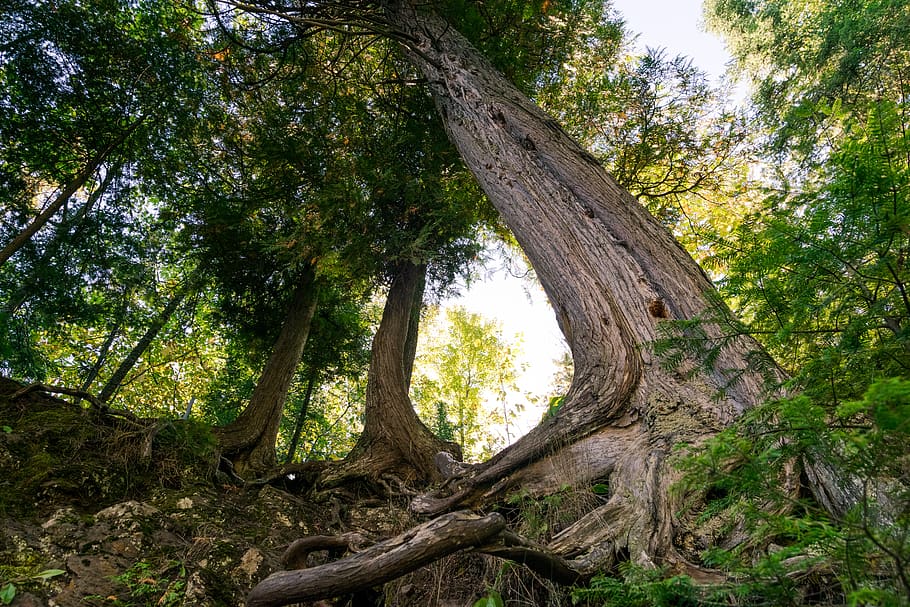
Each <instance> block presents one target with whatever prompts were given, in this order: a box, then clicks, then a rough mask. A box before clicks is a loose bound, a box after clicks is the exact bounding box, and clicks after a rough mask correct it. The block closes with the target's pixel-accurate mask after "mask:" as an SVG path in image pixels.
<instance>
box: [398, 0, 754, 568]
mask: <svg viewBox="0 0 910 607" xmlns="http://www.w3.org/2000/svg"><path fill="white" fill-rule="evenodd" d="M387 6H388V16H389V19H390V20H391V21H392V22H393V24H394V25H395V27H396V28H397V29H399V30H400V31H401V32H402V33H403V34H404V38H405V39H406V40H408V48H406V52H407V53H408V55H409V57H410V58H411V60H412V62H413V63H414V65H415V66H417V68H418V69H419V70H420V71H421V72H422V73H423V75H424V76H425V77H426V79H427V81H428V82H429V83H430V85H431V90H432V93H433V95H434V98H435V100H436V103H437V107H438V110H439V113H440V114H441V116H442V119H443V122H444V124H445V126H446V129H447V130H448V133H449V136H450V138H451V140H452V141H453V142H454V143H455V144H456V145H457V147H458V149H459V150H460V152H461V155H462V157H463V158H464V160H465V162H466V163H467V165H468V166H469V168H470V169H471V170H472V171H473V173H474V174H475V176H476V177H477V179H478V181H479V182H480V184H481V186H482V187H483V189H484V191H485V192H486V194H487V196H488V197H489V198H490V200H491V201H492V202H493V204H494V205H495V206H496V208H497V209H498V210H499V212H500V214H501V215H502V217H503V219H504V220H505V222H506V224H507V225H508V226H509V228H511V230H512V232H513V233H514V234H515V237H516V238H517V240H518V242H519V243H520V245H521V247H522V249H523V250H524V252H525V253H526V254H527V256H528V258H529V260H530V262H531V264H532V265H533V267H534V269H535V270H536V272H537V275H538V277H539V278H540V281H541V283H542V285H543V287H544V289H545V291H546V292H547V295H548V297H549V299H550V302H551V303H552V305H553V307H554V309H555V310H556V313H557V318H558V321H559V324H560V327H561V328H562V331H563V333H564V334H565V336H566V339H567V341H568V343H569V346H570V347H571V350H572V355H573V358H574V362H575V376H574V379H573V382H572V386H571V388H570V390H569V392H568V395H567V396H566V399H565V401H564V404H563V405H562V407H561V408H560V410H559V412H558V414H557V415H555V416H554V417H553V418H550V419H548V420H547V421H546V422H544V423H542V424H541V425H540V426H538V427H537V428H535V429H534V430H532V431H531V432H530V433H529V434H528V435H527V436H525V437H524V438H522V439H521V440H519V441H518V442H517V443H515V444H514V445H512V446H511V447H510V448H508V449H506V450H504V451H503V452H501V453H500V454H498V455H497V456H496V457H494V458H493V459H491V460H490V461H488V462H486V463H484V464H481V465H480V466H479V467H478V468H477V469H476V471H475V474H474V476H473V477H471V478H470V479H468V480H466V481H465V482H464V483H463V485H462V487H461V489H460V490H458V491H456V492H455V493H454V494H453V495H448V496H444V497H436V498H430V497H424V498H421V499H418V500H415V502H414V504H413V507H414V508H415V509H416V510H418V511H421V512H424V513H428V514H433V513H439V512H442V511H445V510H449V509H452V508H455V507H460V506H463V505H471V504H476V503H480V502H483V501H485V500H488V499H490V498H492V497H494V496H496V495H499V492H501V491H503V490H505V489H507V488H508V487H509V485H510V484H511V483H510V481H509V475H510V474H512V473H514V472H516V471H517V470H518V469H519V468H522V467H526V466H528V465H529V464H531V463H532V462H534V461H536V460H540V459H541V458H544V457H545V456H549V455H552V454H553V453H554V452H556V451H559V450H560V449H571V446H572V445H573V444H574V443H576V442H578V441H582V440H583V439H588V440H596V441H597V442H598V445H599V449H598V450H597V451H596V461H594V462H592V463H593V464H596V466H597V467H598V469H597V470H595V471H593V472H592V474H593V476H594V477H601V478H602V477H606V476H609V479H610V489H611V497H610V499H609V502H608V503H607V504H606V505H605V506H603V507H602V508H601V509H599V510H598V511H597V512H595V513H592V515H590V517H588V518H586V519H582V521H579V523H578V527H577V528H576V529H577V533H576V532H574V531H573V530H569V531H568V532H566V533H565V534H563V536H562V537H561V538H560V540H559V542H560V543H559V544H558V547H559V548H560V550H561V551H563V552H565V553H570V552H571V553H573V554H577V553H579V552H583V551H585V550H588V549H590V548H592V547H593V545H595V544H596V545H597V546H598V548H599V552H600V553H601V554H607V553H609V554H619V553H628V554H631V555H633V557H634V558H636V559H641V560H647V559H651V558H660V559H661V560H662V562H663V563H665V564H670V565H672V564H674V563H677V564H679V565H680V566H681V567H684V563H683V562H682V559H681V558H680V557H679V556H678V554H677V551H676V550H675V548H674V545H673V540H674V536H675V535H676V533H677V531H678V529H677V523H678V521H676V520H675V518H674V514H673V513H674V507H673V504H672V502H671V498H670V494H669V491H668V486H669V484H670V482H671V481H672V480H673V474H672V471H671V468H670V466H669V465H668V462H667V458H668V455H669V454H670V451H671V449H672V447H673V446H674V445H675V444H676V443H679V442H686V443H695V442H698V441H700V440H703V439H704V438H705V437H707V436H710V435H712V434H714V433H716V432H717V431H718V430H719V429H720V428H722V427H724V426H725V425H727V424H729V423H730V421H731V420H733V419H735V418H736V417H737V416H738V415H739V414H740V413H741V412H742V411H743V410H745V409H747V408H749V407H752V406H753V405H755V404H757V403H759V402H760V401H761V400H762V399H763V398H764V397H765V395H766V393H765V383H764V381H763V379H762V377H761V376H760V375H759V374H758V373H755V372H752V371H751V370H750V369H748V368H747V361H748V360H749V357H750V354H751V353H753V352H755V351H758V350H759V347H758V345H757V344H756V343H755V342H754V341H753V340H751V339H748V338H739V339H737V340H734V341H731V342H730V343H729V344H727V346H726V347H725V348H724V349H723V351H722V352H721V353H720V355H719V356H718V357H717V359H716V361H715V363H714V365H713V368H712V369H710V370H709V371H707V372H706V373H703V374H697V375H693V374H687V373H682V372H677V371H676V370H666V369H664V368H662V367H661V365H660V362H659V361H658V360H656V359H655V357H654V356H653V355H652V353H651V347H650V344H651V343H652V342H653V341H654V340H655V339H656V338H657V337H658V335H657V325H658V324H659V323H660V322H663V321H665V320H668V319H690V318H693V317H696V316H698V315H700V314H702V313H704V312H705V311H706V310H709V309H711V308H712V305H713V304H712V302H711V301H710V300H709V298H708V294H710V292H711V291H712V290H713V286H712V284H711V283H710V281H709V280H708V279H707V277H706V276H705V275H704V273H703V272H702V271H701V269H700V268H699V267H698V265H697V264H696V263H695V262H694V261H693V260H692V258H691V257H690V256H689V255H688V254H687V253H686V252H685V251H684V250H683V249H682V247H680V246H679V244H678V243H677V242H676V241H675V240H674V239H673V237H672V236H671V235H670V233H669V231H668V230H667V229H666V228H664V227H663V226H662V225H661V224H660V223H658V222H657V221H656V220H655V219H654V218H653V217H652V216H651V215H649V214H648V213H647V211H646V210H645V209H644V208H643V207H642V206H641V205H640V204H639V203H638V201H636V200H635V199H634V198H633V197H632V196H631V195H630V194H628V193H627V192H626V191H624V190H623V189H622V188H621V187H619V186H618V185H617V184H616V183H615V181H614V180H613V179H612V178H611V177H610V175H608V174H607V173H606V171H604V170H603V168H602V167H601V166H600V165H599V164H598V163H597V161H596V160H595V159H594V158H593V157H592V156H591V155H590V154H588V153H587V152H586V151H585V150H584V149H582V148H581V147H580V146H579V145H578V144H577V143H576V142H575V141H573V140H572V139H571V138H570V137H569V136H568V135H567V134H566V133H565V132H564V131H563V130H562V129H561V128H560V126H559V125H558V124H557V123H556V122H555V121H554V120H553V119H552V118H550V117H549V116H547V115H546V114H545V113H544V112H543V111H542V110H541V109H540V108H539V107H537V106H536V105H535V104H534V103H532V102H531V101H530V100H529V99H528V98H527V97H526V96H525V95H524V94H522V93H521V92H520V91H518V90H517V89H516V88H515V87H514V86H513V85H512V84H511V83H509V82H508V81H507V80H506V79H505V78H504V77H502V76H501V75H500V74H499V73H498V72H497V71H496V70H495V69H494V68H493V67H492V66H491V65H490V64H489V63H488V62H487V61H486V60H485V59H484V58H483V57H482V56H480V55H479V53H478V52H477V51H476V50H475V49H473V48H472V47H471V45H470V44H469V43H468V42H467V41H466V40H465V38H464V37H462V36H461V35H460V34H459V33H458V32H456V31H454V30H453V29H452V28H451V27H450V26H449V25H448V24H447V23H445V22H444V21H443V20H441V19H440V18H438V17H437V16H436V15H435V14H433V13H432V12H431V11H430V10H429V9H428V8H427V7H426V5H421V6H420V7H418V5H417V3H416V2H412V1H410V0H401V1H392V2H389V3H388V5H387ZM706 330H707V332H708V336H709V337H719V329H717V328H714V327H706ZM734 377H735V378H736V381H732V382H731V380H732V379H733V378H734ZM576 450H577V451H576V453H575V457H574V458H573V465H575V466H576V467H578V468H581V469H584V467H585V466H587V463H586V462H585V461H583V459H579V458H583V457H586V455H585V454H589V453H591V452H590V450H587V449H583V448H582V449H579V448H576ZM516 478H517V477H516ZM604 548H606V550H604Z"/></svg>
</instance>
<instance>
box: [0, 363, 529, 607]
mask: <svg viewBox="0 0 910 607" xmlns="http://www.w3.org/2000/svg"><path fill="white" fill-rule="evenodd" d="M21 388H22V386H21V385H20V384H17V383H15V382H12V381H10V380H6V379H3V378H0V604H6V603H5V600H6V599H9V598H10V597H12V601H11V604H12V605H19V606H61V607H76V606H79V607H87V606H99V607H100V606H127V605H130V606H131V605H143V606H144V605H155V606H163V607H170V606H177V605H189V606H194V605H199V606H202V605H204V606H221V605H225V606H227V605H242V604H243V602H244V597H245V596H246V594H247V593H248V592H249V591H250V589H251V588H252V587H253V586H254V585H255V584H257V583H258V582H259V581H261V580H263V579H264V578H265V577H266V576H268V575H269V574H270V573H273V572H275V571H278V570H281V569H282V568H283V567H282V563H281V557H282V554H283V552H284V550H285V548H286V547H287V546H288V545H289V544H290V543H291V542H292V541H294V540H296V539H298V538H300V537H303V536H307V535H313V534H325V535H334V534H339V533H343V532H350V531H355V532H357V533H359V534H361V535H362V536H364V537H365V538H366V539H368V540H379V539H383V538H386V537H389V536H392V535H395V534H397V533H399V532H401V531H402V530H404V529H405V528H408V527H410V526H412V525H414V524H415V521H414V519H413V518H412V517H411V515H410V514H409V513H408V512H407V508H406V506H407V503H406V501H405V500H403V499H401V500H398V499H393V500H377V499H375V498H373V499H361V498H359V497H358V496H356V495H353V494H350V493H345V492H333V493H327V494H321V495H314V494H309V495H306V496H304V495H302V494H301V493H300V491H299V490H298V489H297V488H295V487H292V486H290V485H286V486H283V487H277V486H274V484H258V485H250V484H247V485H245V486H240V485H238V484H236V483H233V482H231V481H230V479H228V478H226V477H225V475H224V474H222V473H220V472H218V470H217V468H218V465H217V464H218V453H217V450H216V449H215V446H214V441H213V440H212V438H211V433H210V431H209V428H208V427H207V426H203V425H199V424H195V423H193V422H186V421H181V420H170V421H167V422H158V421H157V420H134V419H127V418H123V417H118V416H112V415H110V414H108V413H103V412H101V411H99V410H98V409H97V408H92V407H88V406H82V405H77V404H73V403H71V402H67V401H64V400H62V399H59V398H55V397H52V396H48V395H46V394H43V393H40V392H33V393H29V394H27V395H25V396H22V397H19V398H16V399H15V400H13V399H12V398H11V396H12V395H13V394H14V393H15V392H17V391H18V390H19V389H21ZM309 558H310V563H309V565H310V566H313V565H316V564H319V563H320V562H326V560H327V559H328V558H329V556H328V555H327V554H326V553H325V552H322V553H314V554H312V555H310V557H309ZM504 569H505V568H504V567H503V566H502V564H501V562H499V561H497V560H496V559H493V558H492V557H487V556H481V555H476V554H463V555H455V556H452V557H448V558H447V559H444V560H442V561H439V562H437V563H435V564H433V565H430V566H427V567H424V568H423V569H421V570H418V571H416V572H414V573H413V574H411V575H409V576H407V577H405V578H401V579H399V580H396V581H395V582H392V583H389V584H386V585H385V587H383V588H381V589H376V590H375V591H374V593H373V595H372V596H364V595H360V596H355V597H350V596H349V597H343V598H340V599H337V600H336V601H334V602H332V603H317V604H320V605H329V604H334V605H452V606H455V605H459V606H460V605H472V604H473V602H474V601H475V600H476V599H477V598H479V597H480V596H483V594H484V593H485V591H486V590H487V588H489V587H491V586H492V584H493V583H494V581H498V582H501V581H502V576H503V571H504ZM42 577H47V579H46V580H43V579H42ZM522 583H525V582H522ZM10 584H12V585H13V587H14V589H12V588H10V586H9V585H10Z"/></svg>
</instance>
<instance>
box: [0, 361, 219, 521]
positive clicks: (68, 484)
mask: <svg viewBox="0 0 910 607" xmlns="http://www.w3.org/2000/svg"><path fill="white" fill-rule="evenodd" d="M0 381H2V384H0V420H2V424H3V425H4V426H8V427H10V428H11V429H12V432H2V433H0V446H2V453H3V457H0V479H2V480H0V511H2V512H4V513H6V514H10V515H14V514H22V515H29V514H30V515H36V516H42V515H44V514H47V512H40V511H37V512H36V511H35V503H38V504H39V505H43V504H47V505H50V504H54V505H55V506H59V505H61V504H66V503H72V504H75V505H84V506H86V507H97V506H99V505H101V506H103V505H109V504H112V503H114V502H116V501H120V500H123V499H130V498H132V497H134V496H137V495H140V494H142V493H144V492H147V491H148V490H149V489H151V488H154V487H159V486H160V487H166V488H179V487H182V486H185V485H187V484H193V483H205V482H208V481H209V479H211V478H212V476H213V475H214V472H215V469H216V466H217V462H218V457H217V456H218V453H217V446H216V442H215V439H214V437H213V435H212V433H211V430H210V429H209V427H208V426H207V425H205V424H201V423H198V422H192V421H182V420H164V421H158V420H142V421H141V422H133V421H128V420H124V419H121V418H117V417H113V416H110V415H105V414H102V413H101V412H99V411H96V410H93V409H86V408H84V407H82V406H79V405H74V404H72V403H69V402H66V401H63V400H61V399H58V398H53V397H50V396H47V395H44V394H40V393H31V394H28V395H26V396H24V397H22V398H20V399H17V400H16V401H11V400H10V399H9V395H10V394H12V393H13V392H15V390H16V389H18V387H19V386H18V384H15V383H13V382H9V380H2V379H0ZM150 437H151V438H152V439H153V440H152V444H151V457H147V453H146V451H147V449H148V445H147V443H148V440H149V438H150Z"/></svg>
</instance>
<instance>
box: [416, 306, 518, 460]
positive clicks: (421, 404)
mask: <svg viewBox="0 0 910 607" xmlns="http://www.w3.org/2000/svg"><path fill="white" fill-rule="evenodd" d="M436 330H437V331H445V332H446V333H445V334H439V335H437V336H435V338H434V343H429V344H426V345H425V346H424V348H423V350H422V353H421V355H420V363H421V364H420V366H419V368H418V371H417V378H416V380H415V383H414V386H413V388H412V394H414V401H415V405H416V406H417V409H418V411H420V413H421V417H422V419H424V420H425V421H426V422H427V423H429V424H430V426H431V427H433V429H434V431H435V432H436V433H437V435H439V436H442V434H441V433H440V432H441V431H442V432H445V433H447V434H448V433H451V436H446V437H445V438H448V439H449V440H452V439H456V440H457V442H458V444H459V445H460V446H461V451H462V453H464V454H465V455H466V456H468V454H470V456H471V459H477V457H478V456H479V455H480V454H481V451H480V448H481V447H482V445H481V444H480V442H481V440H482V438H483V435H484V434H485V433H488V432H489V431H490V426H491V425H492V424H493V423H494V420H495V421H496V422H498V423H507V414H508V412H507V411H506V412H500V411H498V410H496V409H492V408H491V407H489V406H486V407H485V404H484V401H485V400H486V399H487V398H489V396H490V395H491V394H498V393H499V392H501V391H502V390H503V387H504V385H506V384H508V385H511V384H512V383H513V382H514V380H515V361H514V357H513V354H512V352H511V349H510V346H509V344H508V343H506V341H505V339H504V338H503V336H502V333H501V331H500V329H499V328H498V327H497V325H496V323H494V322H489V321H485V320H484V319H483V318H482V317H481V316H480V315H479V314H472V313H471V312H468V311H467V310H465V309H464V308H452V309H448V310H446V312H445V322H444V323H442V324H441V326H440V327H439V328H437V329H436ZM434 419H435V421H436V423H435V427H434V424H433V423H432V420H434ZM450 419H451V422H450V421H449V420H450Z"/></svg>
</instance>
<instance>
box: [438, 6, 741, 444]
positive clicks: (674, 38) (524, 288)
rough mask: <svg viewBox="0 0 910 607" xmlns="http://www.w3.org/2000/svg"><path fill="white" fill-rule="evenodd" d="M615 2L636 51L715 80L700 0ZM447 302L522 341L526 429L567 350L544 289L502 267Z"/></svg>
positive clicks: (715, 50)
mask: <svg viewBox="0 0 910 607" xmlns="http://www.w3.org/2000/svg"><path fill="white" fill-rule="evenodd" d="M613 4H614V7H615V8H616V9H617V10H618V11H619V13H621V14H622V16H623V17H624V18H625V20H626V25H627V29H629V30H630V31H632V32H637V33H638V38H637V40H636V46H637V48H638V49H639V50H640V51H642V52H643V51H644V49H645V48H646V47H651V48H664V49H666V52H667V54H668V55H671V56H673V55H679V54H682V55H686V56H688V57H690V58H691V59H692V62H693V63H694V65H696V66H697V67H699V68H701V69H702V70H704V71H705V72H707V73H708V74H709V75H710V76H711V78H712V80H714V81H717V80H719V79H720V77H721V76H722V75H723V73H724V69H725V64H726V62H727V61H728V60H729V55H728V53H727V52H726V49H725V48H724V45H723V43H722V42H721V40H720V39H719V38H717V37H715V36H714V35H712V34H708V33H706V32H705V31H704V29H703V28H702V9H701V0H613ZM446 305H460V306H464V307H466V308H467V309H469V310H470V311H472V312H476V313H479V314H482V315H483V316H484V317H486V318H489V319H495V320H497V321H498V322H499V323H500V324H501V326H502V330H503V335H504V336H505V337H506V338H507V339H510V340H513V341H517V340H518V339H520V340H521V346H522V351H523V356H522V359H521V360H520V363H521V364H524V365H526V367H527V368H526V370H525V372H524V373H523V375H521V376H520V377H519V379H518V384H519V386H521V389H522V391H527V392H531V393H532V394H537V395H539V396H541V397H543V398H542V404H541V405H540V408H536V409H535V408H533V407H528V408H527V409H526V412H525V415H524V416H523V417H522V419H521V420H520V425H521V426H523V428H522V429H523V430H524V431H525V432H526V431H527V430H529V429H530V428H531V427H532V426H533V425H534V424H535V423H537V421H539V420H540V416H541V414H542V413H543V407H544V406H545V403H546V399H547V397H549V396H553V394H550V392H551V390H550V386H551V381H552V378H553V374H554V372H555V371H556V367H555V365H554V364H553V361H554V360H556V359H559V358H561V357H562V354H563V352H565V351H567V350H568V347H567V345H566V343H565V340H564V339H563V337H562V333H561V332H560V331H559V327H558V326H557V324H556V318H555V315H554V314H553V310H552V309H551V308H550V306H549V304H548V303H547V300H546V296H545V294H544V292H543V289H542V288H541V287H540V285H539V284H537V283H536V281H533V280H528V279H527V278H520V277H516V276H514V275H512V274H511V273H509V272H508V271H505V270H502V269H500V270H499V271H493V272H490V273H488V275H487V276H486V277H485V278H482V279H480V280H476V281H474V282H473V283H472V284H471V285H470V286H469V288H467V289H466V290H465V291H464V292H463V293H462V296H461V297H458V298H453V299H450V300H448V301H447V302H446ZM514 398H518V399H521V398H522V397H521V396H520V395H515V396H514Z"/></svg>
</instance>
